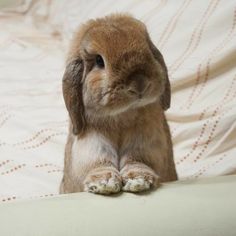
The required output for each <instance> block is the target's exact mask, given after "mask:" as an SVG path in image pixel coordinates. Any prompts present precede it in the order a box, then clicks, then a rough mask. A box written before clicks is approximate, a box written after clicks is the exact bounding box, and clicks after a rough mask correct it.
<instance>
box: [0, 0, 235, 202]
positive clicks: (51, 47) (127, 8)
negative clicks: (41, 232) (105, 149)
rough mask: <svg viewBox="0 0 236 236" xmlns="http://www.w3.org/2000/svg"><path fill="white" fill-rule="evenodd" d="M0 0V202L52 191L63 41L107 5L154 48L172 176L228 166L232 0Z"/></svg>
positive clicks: (61, 116)
mask: <svg viewBox="0 0 236 236" xmlns="http://www.w3.org/2000/svg"><path fill="white" fill-rule="evenodd" d="M0 7H1V9H0V29H1V30H0V202H8V201H13V200H20V199H35V198H43V197H50V196H55V195H57V194H58V187H59V183H60V181H61V177H62V171H63V158H64V157H63V156H64V145H65V142H66V135H67V125H68V114H67V111H66V108H65V105H64V101H63V97H62V90H61V79H62V75H63V71H64V66H65V55H66V52H67V48H68V43H69V40H70V39H71V35H72V34H73V32H74V31H75V29H76V28H77V27H78V26H79V25H80V24H81V23H82V22H84V21H86V20H87V19H89V18H95V17H100V16H104V15H106V14H109V13H115V12H129V13H131V14H132V15H133V16H135V17H137V18H138V19H140V20H142V21H143V22H144V23H145V24H146V25H147V28H148V30H149V32H150V36H151V38H152V40H153V42H154V43H155V45H156V46H157V47H158V48H159V49H160V51H161V52H162V54H163V55H164V58H165V61H166V64H167V66H168V70H169V76H170V81H171V87H172V104H171V108H170V109H169V110H168V111H167V112H166V115H167V118H168V122H169V124H170V128H171V133H172V138H173V145H174V155H175V162H176V167H177V171H178V175H179V178H180V179H186V178H200V177H205V176H218V175H226V174H232V173H236V2H235V1H234V0H228V1H223V0H198V1H193V0H179V1H168V0H150V1H141V0H127V1H115V0H111V1H105V0H100V1H98V0H90V1H84V0H70V1H66V0H26V1H22V0H13V1H5V2H4V1H0Z"/></svg>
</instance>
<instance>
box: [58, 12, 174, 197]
mask: <svg viewBox="0 0 236 236" xmlns="http://www.w3.org/2000/svg"><path fill="white" fill-rule="evenodd" d="M114 43H115V44H114ZM89 51H90V52H89ZM100 55H102V56H100ZM94 58H95V59H94ZM103 60H104V61H103ZM91 61H93V63H92V64H91V65H90V64H89V63H91ZM63 92H64V98H65V102H66V106H67V109H68V111H69V114H70V118H71V121H72V122H71V124H70V128H69V135H68V141H67V144H66V152H65V167H64V177H63V180H62V183H61V188H60V192H61V193H69V192H79V191H90V192H95V193H102V194H109V193H115V192H119V191H120V190H121V189H123V190H124V191H131V192H139V191H144V190H147V189H150V188H151V187H155V186H157V184H158V183H159V182H160V181H161V182H166V181H172V180H176V179H177V174H176V170H175V165H174V161H173V154H172V143H171V137H170V132H169V127H168V124H167V122H166V119H165V115H164V110H165V109H167V108H168V107H169V104H170V87H169V81H168V75H167V70H166V67H165V64H164V60H163V58H162V56H161V54H160V52H159V51H158V50H157V49H156V48H155V46H154V45H153V44H152V43H151V41H150V39H149V37H148V34H147V32H146V29H145V26H144V25H143V24H142V23H141V22H139V21H137V20H135V19H133V18H131V17H129V16H122V15H121V16H120V15H113V16H109V17H106V18H103V19H100V20H97V21H90V22H89V23H88V24H87V25H85V26H84V27H82V29H80V31H79V33H78V34H77V35H76V36H75V38H74V41H73V43H72V46H71V52H70V54H69V59H68V65H67V70H66V72H65V75H64V80H63Z"/></svg>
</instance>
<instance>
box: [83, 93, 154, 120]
mask: <svg viewBox="0 0 236 236" xmlns="http://www.w3.org/2000/svg"><path fill="white" fill-rule="evenodd" d="M157 99H158V98H157V96H151V95H146V94H133V95H132V96H131V95H129V96H121V95H118V94H116V95H115V94H112V95H111V94H110V96H109V94H107V95H106V96H104V97H103V99H101V100H100V101H99V103H98V104H97V105H96V106H95V107H86V110H87V112H88V113H90V114H92V113H93V115H95V116H99V117H101V116H103V117H104V116H115V115H119V114H121V113H124V112H129V111H131V112H132V111H133V110H135V109H137V108H140V107H144V106H146V105H149V104H151V103H154V102H156V101H157Z"/></svg>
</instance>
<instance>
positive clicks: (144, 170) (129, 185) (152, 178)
mask: <svg viewBox="0 0 236 236" xmlns="http://www.w3.org/2000/svg"><path fill="white" fill-rule="evenodd" d="M121 173H122V182H123V188H122V190H123V191H125V192H134V193H136V192H143V191H146V190H149V189H151V188H153V187H157V185H158V180H159V178H158V176H157V175H156V174H155V173H154V171H153V170H152V169H150V168H149V167H146V166H145V167H143V166H142V165H141V166H137V165H135V166H133V167H132V166H130V167H128V168H125V169H124V170H123V171H122V172H121Z"/></svg>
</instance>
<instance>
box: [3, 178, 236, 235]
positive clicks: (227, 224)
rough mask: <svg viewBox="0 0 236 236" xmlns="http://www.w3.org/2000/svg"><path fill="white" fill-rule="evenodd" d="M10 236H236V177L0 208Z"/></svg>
mask: <svg viewBox="0 0 236 236" xmlns="http://www.w3.org/2000/svg"><path fill="white" fill-rule="evenodd" d="M0 235H2V236H3V235H4V236H5V235H6V236H15V235H17V236H23V235H24V236H27V235H29V236H39V235H40V236H41V235H44V236H54V235H55V236H60V235H61V236H67V235H68V236H74V235H76V236H78V235H83V236H87V235H89V236H93V235H96V236H99V235H104V236H106V235H109V236H113V235H117V236H118V235H119V236H120V235H122V236H123V235H129V236H130V235H135V236H139V235H140V236H152V235H155V236H156V235H161V236H166V235H167V236H169V235H175V236H178V235H180V236H184V235H188V236H189V235H199V236H200V235H201V236H211V235H212V236H213V235H214V236H218V235H220V236H222V235H224V236H228V235H230V236H231V235H232V236H235V235H236V176H235V175H232V176H223V177H216V178H207V179H201V180H196V181H195V180H192V181H177V182H174V183H168V184H164V185H163V186H162V187H161V188H160V189H158V190H156V191H154V192H152V193H150V194H143V195H135V194H128V193H123V194H120V195H117V196H113V197H105V196H100V195H93V194H89V193H78V194H69V195H62V196H60V197H56V198H50V199H42V200H34V201H21V202H16V203H8V204H1V205H0Z"/></svg>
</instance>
